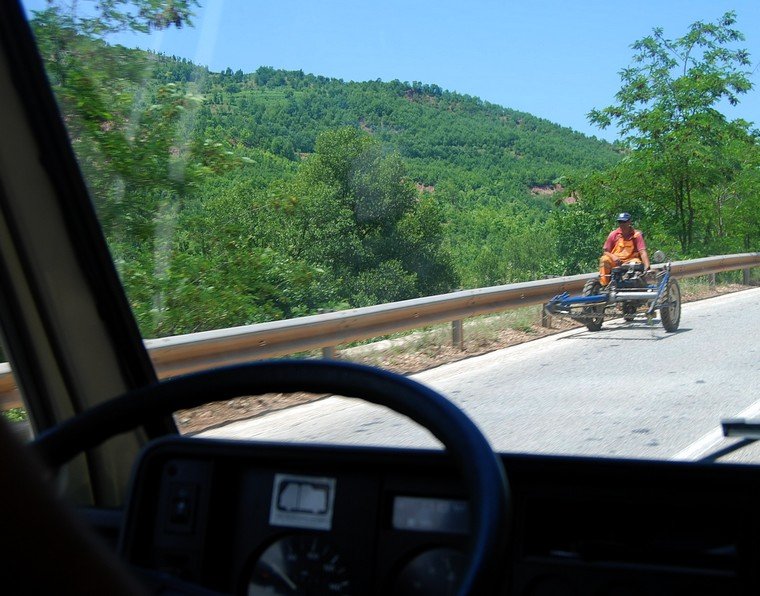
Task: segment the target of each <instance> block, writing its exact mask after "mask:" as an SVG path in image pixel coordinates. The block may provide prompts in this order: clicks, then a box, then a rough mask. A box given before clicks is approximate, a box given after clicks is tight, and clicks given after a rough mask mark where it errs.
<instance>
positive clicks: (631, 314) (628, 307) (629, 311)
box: [623, 302, 637, 323]
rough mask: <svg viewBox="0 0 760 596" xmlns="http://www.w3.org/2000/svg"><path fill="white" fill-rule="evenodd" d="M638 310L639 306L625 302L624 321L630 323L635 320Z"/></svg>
mask: <svg viewBox="0 0 760 596" xmlns="http://www.w3.org/2000/svg"><path fill="white" fill-rule="evenodd" d="M636 310H637V306H636V303H635V302H624V303H623V319H625V320H626V321H627V322H628V323H630V322H631V321H633V320H635V319H636Z"/></svg>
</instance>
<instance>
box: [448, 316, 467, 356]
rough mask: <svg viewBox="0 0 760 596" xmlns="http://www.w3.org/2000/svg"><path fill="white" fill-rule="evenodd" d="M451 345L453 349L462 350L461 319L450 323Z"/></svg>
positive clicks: (462, 331)
mask: <svg viewBox="0 0 760 596" xmlns="http://www.w3.org/2000/svg"><path fill="white" fill-rule="evenodd" d="M451 343H452V345H453V346H454V347H455V348H457V349H459V350H464V326H463V325H462V320H461V319H458V320H456V321H451Z"/></svg>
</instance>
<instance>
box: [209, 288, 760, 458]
mask: <svg viewBox="0 0 760 596" xmlns="http://www.w3.org/2000/svg"><path fill="white" fill-rule="evenodd" d="M759 338H760V288H759V289H751V290H747V291H744V292H739V293H736V294H730V295H726V296H722V297H718V298H712V299H709V300H703V301H700V302H695V303H691V304H685V305H684V306H683V312H682V316H681V326H680V328H679V330H678V331H677V332H675V333H666V332H665V331H664V329H663V328H662V326H661V325H660V324H659V322H657V323H656V324H655V325H653V326H647V325H646V324H645V323H634V324H631V323H625V322H623V321H622V320H620V321H608V322H605V324H604V327H603V329H602V330H601V331H599V332H589V331H586V330H585V328H584V329H583V330H574V331H570V332H566V333H562V334H559V335H554V336H550V337H546V338H543V339H539V340H536V341H532V342H528V343H525V344H522V345H519V346H514V347H511V348H507V349H504V350H500V351H498V352H493V353H490V354H487V355H484V356H478V357H473V358H470V359H468V360H465V361H461V362H457V363H454V364H449V365H444V366H441V367H439V368H436V369H434V370H429V371H426V372H424V373H421V374H418V375H415V377H414V378H416V379H417V380H419V381H421V382H423V383H425V384H428V385H430V386H431V387H433V388H434V389H436V390H438V391H440V392H441V393H443V394H444V395H445V396H447V397H449V398H450V399H451V400H452V401H454V402H455V403H456V404H458V405H459V406H460V407H461V408H462V409H463V410H464V411H465V412H466V413H467V414H468V415H469V416H470V417H471V418H472V419H473V420H474V421H475V423H476V424H477V425H478V426H479V427H480V428H481V430H482V431H483V432H484V433H485V435H486V436H487V437H488V439H489V441H490V442H491V444H492V446H493V447H494V449H497V450H499V451H511V452H526V453H555V454H575V455H595V456H609V457H635V458H654V459H682V460H697V459H700V458H704V457H705V456H708V455H709V454H712V453H714V452H716V451H717V450H718V449H722V448H725V447H727V446H730V445H732V444H734V443H736V442H737V441H738V439H725V438H723V437H722V434H721V432H720V421H721V419H723V418H755V417H757V418H760V342H758V339H759ZM203 434H204V435H205V436H218V437H230V438H232V437H234V438H249V439H264V440H278V441H303V442H319V443H342V444H362V445H393V446H418V447H434V446H438V445H439V443H438V442H437V440H436V439H435V438H433V437H432V436H431V435H430V434H429V433H427V431H425V430H423V429H421V428H419V427H418V426H416V425H415V424H413V423H411V422H409V421H408V420H407V419H406V418H403V417H401V416H399V415H396V414H393V413H391V412H388V411H387V410H385V409H383V408H380V407H378V406H373V405H368V404H363V403H361V402H360V401H358V400H354V399H347V398H342V397H330V398H326V399H323V400H320V401H318V402H314V403H311V404H307V405H303V406H297V407H294V408H290V409H288V410H284V411H280V412H274V413H271V414H267V415H265V416H262V417H259V418H255V419H252V420H248V421H241V422H235V423H231V424H229V425H227V426H225V427H223V428H218V429H214V430H211V431H207V432H205V433H203ZM759 443H760V442H759ZM720 461H738V462H749V461H752V462H755V463H760V445H758V446H755V445H753V446H750V447H748V448H744V449H742V450H741V451H737V452H735V453H733V454H730V455H727V456H726V457H724V458H722V459H721V460H720Z"/></svg>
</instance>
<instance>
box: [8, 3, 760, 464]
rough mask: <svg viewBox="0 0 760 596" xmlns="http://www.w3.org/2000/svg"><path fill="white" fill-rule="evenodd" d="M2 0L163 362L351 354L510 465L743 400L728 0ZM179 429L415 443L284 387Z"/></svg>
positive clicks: (668, 425)
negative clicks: (36, 66)
mask: <svg viewBox="0 0 760 596" xmlns="http://www.w3.org/2000/svg"><path fill="white" fill-rule="evenodd" d="M24 4H25V7H26V9H27V11H28V17H29V19H30V23H31V25H32V28H33V30H34V33H35V36H36V39H37V43H38V47H39V49H40V53H41V55H42V57H43V60H44V62H45V67H46V70H47V73H48V77H49V80H50V83H51V86H52V88H53V90H54V92H55V95H56V97H57V100H58V103H59V107H60V110H61V114H62V117H63V120H64V122H65V125H66V127H67V128H68V130H69V135H70V139H71V143H72V146H73V148H74V151H75V152H76V155H77V158H78V160H79V164H80V168H81V171H82V173H83V175H84V177H85V179H86V182H87V184H88V187H89V189H90V192H91V196H92V200H93V202H94V205H95V209H96V211H97V214H98V217H99V220H100V222H101V225H102V229H103V233H104V235H105V237H106V239H107V242H108V245H109V248H110V251H111V255H112V257H113V260H114V263H115V265H116V268H117V270H118V273H119V275H120V278H121V280H122V283H123V285H124V289H125V292H126V294H127V297H128V300H129V303H130V305H131V308H132V311H133V314H134V317H135V318H136V320H137V323H138V325H139V328H140V331H141V333H142V336H143V338H144V339H145V341H146V345H147V346H148V348H149V351H150V355H151V357H152V358H153V361H154V363H155V365H156V369H157V372H158V374H159V377H162V378H166V377H169V376H172V375H176V374H180V373H184V372H189V371H191V370H198V369H202V368H208V367H212V366H217V365H220V364H230V363H235V362H244V361H250V360H256V359H261V358H279V357H285V356H291V357H292V356H295V357H300V358H315V357H316V358H321V357H324V358H340V359H344V360H352V361H356V362H362V363H366V364H371V365H378V366H382V367H385V368H388V369H390V370H394V371H398V372H401V373H404V374H412V375H415V378H417V379H419V380H421V381H422V382H424V383H426V384H429V385H430V386H432V387H434V388H435V389H438V390H439V391H441V392H442V393H443V394H444V395H446V396H447V397H449V398H451V399H452V400H453V401H455V403H457V404H458V405H459V406H460V407H462V408H463V409H464V410H465V411H466V412H467V413H468V414H469V415H470V416H471V417H472V418H473V419H474V420H475V422H476V423H477V424H478V425H479V426H480V427H481V428H482V429H483V430H484V431H485V433H486V434H487V436H488V438H489V439H490V441H491V442H492V444H493V446H494V447H495V448H496V449H499V450H505V451H524V452H533V453H567V454H577V455H591V456H604V457H621V456H622V457H634V458H659V459H686V460H695V459H700V458H703V457H705V456H707V455H709V454H710V453H713V452H714V451H715V450H716V449H717V448H719V447H725V446H726V445H727V443H726V442H725V441H724V440H723V437H722V433H721V429H720V422H721V419H723V418H750V419H751V418H754V417H755V416H760V406H759V405H758V404H759V403H760V402H759V401H758V397H759V396H758V393H757V390H756V387H757V386H758V381H760V378H759V371H760V369H759V368H758V352H757V348H756V341H755V338H754V337H753V335H754V334H753V331H754V330H756V329H758V328H760V321H759V320H758V316H759V315H758V313H760V309H759V308H758V305H759V304H760V293H759V292H760V290H758V289H757V288H753V285H754V286H756V285H757V280H758V277H759V275H758V272H757V269H756V268H754V267H757V266H758V265H760V260H759V259H758V256H757V254H756V251H758V250H760V199H759V198H758V197H760V147H758V132H757V130H756V129H755V123H754V121H755V120H757V115H758V114H760V99H759V98H758V93H757V90H756V89H755V88H754V87H755V85H756V83H757V68H756V60H757V59H758V58H760V6H758V4H757V3H756V2H755V1H749V0H741V1H739V2H733V3H731V4H730V5H729V4H728V3H726V2H714V1H710V2H707V1H700V2H691V3H688V6H681V7H680V9H679V10H675V8H673V7H671V6H670V5H669V4H668V3H661V2H654V1H649V0H647V1H645V2H643V4H642V3H636V4H631V5H629V6H621V5H615V6H612V5H611V4H610V5H608V4H606V3H594V8H593V10H591V9H589V10H582V11H581V10H578V7H577V6H574V5H569V4H567V3H562V2H543V3H539V4H536V3H530V2H524V3H515V2H502V3H497V2H490V1H489V2H486V1H483V2H480V1H479V2H471V3H453V2H443V3H441V2H436V3H431V2H398V1H393V2H385V3H382V4H381V3H369V2H331V3H327V4H324V3H294V2H276V3H262V2H247V1H245V2H244V1H240V0H230V1H228V2H208V1H205V0H200V1H197V2H196V1H195V0H173V1H168V0H167V1H160V0H159V1H154V0H151V1H148V0H132V1H127V0H122V1H115V2H87V1H83V0H79V1H73V0H26V1H25V3H24ZM655 251H662V253H664V256H663V257H662V258H658V259H655V257H654V254H655ZM719 255H723V256H725V258H723V259H714V258H711V257H716V256H719ZM696 259H703V260H701V261H698V260H696ZM658 261H661V262H658ZM563 292H567V294H565V295H563ZM554 296H558V297H556V298H553V297H554ZM199 354H200V356H199ZM191 355H192V357H191ZM14 405H15V404H14ZM294 406H298V407H294ZM176 421H177V424H178V427H179V429H180V431H182V432H185V433H190V434H196V433H204V434H211V435H220V436H235V437H243V438H275V439H283V440H306V441H312V440H313V441H320V442H325V441H327V442H342V443H362V444H384V445H387V444H390V445H418V446H435V445H437V443H436V441H435V440H434V439H433V438H432V437H430V436H429V435H427V434H426V433H424V432H422V431H419V430H418V429H415V428H414V427H412V425H411V424H408V423H407V422H405V421H404V420H402V419H401V418H400V417H396V416H393V415H390V414H388V413H386V412H385V411H382V410H380V409H378V408H374V407H369V406H364V405H361V404H359V403H358V402H355V401H352V400H345V399H342V398H335V397H326V396H314V395H305V394H304V395H301V394H299V395H267V396H251V397H243V398H240V399H236V400H232V401H229V402H223V403H218V404H212V405H209V406H205V407H202V408H199V409H196V410H193V411H185V412H179V413H177V415H176ZM758 455H760V451H757V452H754V451H753V449H752V448H749V449H745V450H742V451H741V452H739V453H737V454H733V455H731V456H728V457H726V458H725V459H723V460H721V461H731V460H732V458H733V460H734V461H737V460H738V461H754V459H756V457H757V456H758Z"/></svg>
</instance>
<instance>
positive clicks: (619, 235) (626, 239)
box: [604, 228, 647, 259]
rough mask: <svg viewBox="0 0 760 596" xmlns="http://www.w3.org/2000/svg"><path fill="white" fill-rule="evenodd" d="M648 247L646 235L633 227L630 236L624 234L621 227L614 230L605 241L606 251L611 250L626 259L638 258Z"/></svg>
mask: <svg viewBox="0 0 760 596" xmlns="http://www.w3.org/2000/svg"><path fill="white" fill-rule="evenodd" d="M646 249H647V245H646V243H645V242H644V235H643V234H642V233H641V232H640V231H639V230H634V229H633V228H631V232H630V233H629V234H628V236H625V235H623V230H621V229H620V228H617V229H616V230H612V232H610V235H609V236H607V240H606V242H605V243H604V251H605V252H611V253H612V254H614V255H617V254H619V255H621V256H622V257H623V258H624V259H630V258H632V257H636V258H638V257H639V256H640V255H641V252H642V251H645V250H646ZM624 253H628V254H624Z"/></svg>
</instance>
